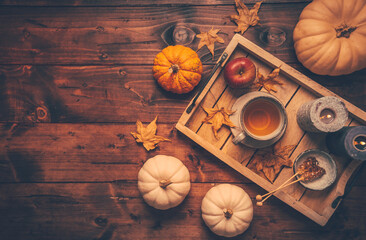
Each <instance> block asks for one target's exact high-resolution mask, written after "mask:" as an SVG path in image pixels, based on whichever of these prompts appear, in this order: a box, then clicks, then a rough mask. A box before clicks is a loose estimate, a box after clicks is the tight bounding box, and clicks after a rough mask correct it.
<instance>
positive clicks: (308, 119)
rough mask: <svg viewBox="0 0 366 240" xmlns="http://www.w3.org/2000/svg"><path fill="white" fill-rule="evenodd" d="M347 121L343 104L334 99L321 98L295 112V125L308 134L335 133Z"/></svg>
mask: <svg viewBox="0 0 366 240" xmlns="http://www.w3.org/2000/svg"><path fill="white" fill-rule="evenodd" d="M347 119H348V111H347V108H346V107H345V105H344V103H343V102H342V101H341V100H340V99H338V98H336V97H331V96H328V97H322V98H318V99H316V100H313V101H310V102H307V103H305V104H303V105H302V106H301V107H300V108H299V110H298V111H297V123H298V124H299V126H300V127H301V128H302V129H303V130H305V131H308V132H336V131H338V130H339V129H341V128H342V127H343V126H344V124H345V123H346V121H347Z"/></svg>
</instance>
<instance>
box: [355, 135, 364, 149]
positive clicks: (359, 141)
mask: <svg viewBox="0 0 366 240" xmlns="http://www.w3.org/2000/svg"><path fill="white" fill-rule="evenodd" d="M353 145H354V146H355V148H356V149H358V150H360V151H365V150H366V136H358V137H356V138H355V140H354V141H353Z"/></svg>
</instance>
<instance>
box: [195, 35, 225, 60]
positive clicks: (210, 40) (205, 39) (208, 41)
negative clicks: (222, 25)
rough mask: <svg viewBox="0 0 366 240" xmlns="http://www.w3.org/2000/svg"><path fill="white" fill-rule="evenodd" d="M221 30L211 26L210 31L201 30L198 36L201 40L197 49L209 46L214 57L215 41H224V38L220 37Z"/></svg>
mask: <svg viewBox="0 0 366 240" xmlns="http://www.w3.org/2000/svg"><path fill="white" fill-rule="evenodd" d="M219 31H220V29H213V28H211V30H210V31H208V32H201V33H200V34H198V35H197V37H198V38H200V39H201V40H200V42H199V44H198V48H197V51H198V50H200V49H201V48H202V47H203V46H205V45H206V46H207V48H208V50H209V51H210V52H211V54H212V59H213V58H214V49H215V42H219V43H224V42H225V41H224V39H223V38H221V37H219V36H218V35H217V33H218V32H219Z"/></svg>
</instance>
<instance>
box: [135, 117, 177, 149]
mask: <svg viewBox="0 0 366 240" xmlns="http://www.w3.org/2000/svg"><path fill="white" fill-rule="evenodd" d="M157 118H158V116H156V117H155V119H154V120H153V121H152V122H151V123H150V124H149V125H148V126H147V127H144V126H143V125H142V122H141V121H140V120H137V121H136V127H137V132H131V134H132V136H133V137H134V138H135V140H136V142H138V143H142V144H143V146H144V147H145V149H146V150H147V151H150V150H153V149H155V148H156V146H157V144H158V143H159V142H163V141H170V140H169V139H167V138H165V137H162V136H157V135H155V134H156V130H157V126H156V120H157Z"/></svg>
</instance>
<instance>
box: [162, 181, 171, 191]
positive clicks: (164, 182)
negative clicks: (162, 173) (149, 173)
mask: <svg viewBox="0 0 366 240" xmlns="http://www.w3.org/2000/svg"><path fill="white" fill-rule="evenodd" d="M170 184H172V182H171V181H170V180H160V182H159V186H160V187H161V188H164V189H165V188H166V187H167V186H169V185H170Z"/></svg>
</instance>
